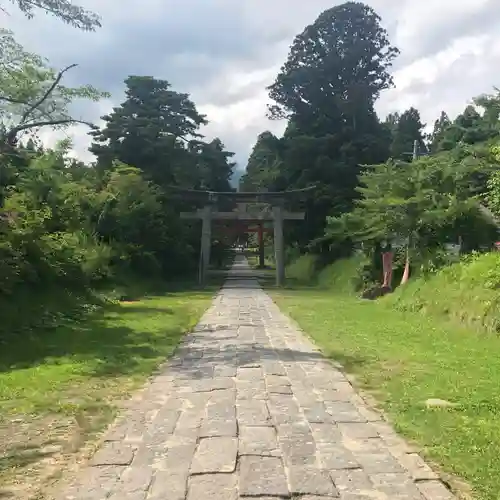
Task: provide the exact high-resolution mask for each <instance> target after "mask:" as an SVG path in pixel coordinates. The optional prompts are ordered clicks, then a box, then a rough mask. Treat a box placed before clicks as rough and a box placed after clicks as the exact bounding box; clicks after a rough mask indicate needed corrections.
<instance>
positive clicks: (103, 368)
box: [0, 283, 218, 484]
mask: <svg viewBox="0 0 500 500" xmlns="http://www.w3.org/2000/svg"><path fill="white" fill-rule="evenodd" d="M146 288H147V287H146V286H145V285H140V286H138V287H137V288H136V289H135V290H130V291H128V292H127V293H125V294H123V293H122V292H119V293H118V292H115V294H117V295H122V296H124V297H122V298H126V299H127V300H124V301H122V302H119V301H116V300H109V296H110V293H109V291H108V295H107V296H104V295H102V294H101V295H94V296H92V297H91V296H90V295H89V296H87V297H85V300H84V297H82V296H80V297H76V296H68V295H67V294H65V293H62V292H61V293H60V294H59V295H55V294H47V297H46V299H44V300H43V301H41V300H38V301H34V300H33V301H32V304H31V305H32V312H34V311H38V312H43V311H45V312H47V311H49V313H47V314H45V319H50V321H48V322H47V323H45V326H44V327H43V328H42V325H41V324H40V325H39V327H38V328H34V327H33V322H29V324H30V327H29V328H27V327H26V329H25V331H23V330H22V329H17V330H15V331H12V332H8V331H6V330H5V329H2V341H3V347H2V349H1V350H0V457H2V458H0V483H5V482H9V481H16V482H19V481H20V482H21V484H22V483H24V482H26V483H28V482H32V483H36V480H37V477H39V476H40V475H41V471H40V470H38V469H37V468H36V467H35V468H33V464H38V465H39V462H40V460H41V459H42V458H43V457H45V456H47V455H52V454H64V453H74V452H75V451H76V450H78V449H79V448H80V447H81V446H83V445H84V444H85V442H86V441H87V440H88V439H89V438H91V437H92V435H94V434H95V433H96V432H97V431H99V430H100V429H102V428H103V426H105V425H106V424H107V423H109V422H110V421H111V420H112V418H113V416H114V415H115V412H116V406H117V404H119V403H120V401H122V400H123V399H126V398H128V397H129V396H130V394H131V393H132V391H134V390H135V389H137V388H138V387H140V386H141V385H142V384H143V383H144V381H145V379H146V378H147V377H148V376H149V375H150V374H151V373H152V371H153V370H154V369H155V368H156V367H157V366H158V364H159V363H160V362H162V361H163V360H164V359H165V358H166V357H168V356H170V355H171V354H172V353H173V351H174V350H175V348H176V346H177V344H178V343H179V341H180V339H181V337H182V335H183V333H184V332H186V331H187V330H189V329H190V328H192V327H193V326H194V325H195V324H196V323H197V321H198V320H199V318H200V316H201V314H202V313H203V312H204V310H205V309H206V308H207V307H208V306H209V304H210V301H211V299H212V297H213V295H214V292H215V291H216V290H217V288H218V283H216V284H214V286H212V287H209V288H207V289H205V290H199V289H196V287H193V286H191V285H189V286H187V285H186V284H184V285H182V284H177V285H176V286H169V289H168V290H165V289H163V291H160V290H159V289H158V286H155V287H154V288H153V290H152V291H150V292H146ZM111 295H112V294H111ZM28 297H30V295H29V294H26V296H25V298H28ZM31 299H33V297H31ZM42 303H43V304H44V305H43V307H42V306H41V304H42ZM22 307H23V311H24V312H25V313H26V312H27V311H29V310H30V303H25V304H23V306H22ZM18 314H19V311H18ZM13 318H14V315H13ZM27 324H28V323H27ZM52 442H54V443H56V445H54V446H49V448H48V449H47V446H48V444H50V443H52ZM35 469H36V470H35Z"/></svg>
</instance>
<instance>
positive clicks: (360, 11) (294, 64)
mask: <svg viewBox="0 0 500 500" xmlns="http://www.w3.org/2000/svg"><path fill="white" fill-rule="evenodd" d="M397 54H398V50H397V49H396V48H395V47H392V46H391V45H390V43H389V40H388V37H387V33H386V31H385V30H384V29H383V28H382V27H381V26H380V17H379V16H378V15H377V14H376V13H375V11H374V10H373V9H372V8H370V7H368V6H367V5H364V4H362V3H359V2H347V3H344V4H342V5H339V6H337V7H333V8H331V9H328V10H326V11H325V12H323V13H322V14H321V15H320V16H319V17H318V19H317V20H316V21H315V22H314V23H313V24H312V25H310V26H308V27H306V29H305V30H304V31H303V32H302V33H301V34H299V35H298V36H297V37H296V38H295V40H294V42H293V44H292V46H291V49H290V53H289V55H288V60H287V62H286V63H285V64H284V66H283V67H282V68H281V71H280V73H279V74H278V77H277V78H276V81H275V82H274V83H273V84H272V85H271V86H270V87H269V95H270V97H271V99H272V100H273V101H274V102H275V104H273V105H271V106H270V112H271V116H273V117H277V118H281V117H289V116H294V117H295V119H297V120H299V121H301V120H302V119H303V118H305V117H307V118H308V119H309V121H311V120H312V121H315V120H317V119H318V118H319V117H321V116H324V117H326V118H327V119H328V120H329V121H332V122H335V121H337V120H339V119H340V120H344V121H345V120H346V118H349V119H350V120H352V123H353V126H354V128H356V126H357V125H361V123H360V122H359V121H356V118H357V116H358V113H357V111H358V110H362V114H364V110H366V109H371V108H372V106H373V104H374V102H375V100H376V99H377V97H378V96H379V94H380V92H381V91H382V90H384V89H387V88H389V87H390V86H391V84H392V78H391V76H390V75H389V73H388V68H389V67H390V66H391V63H392V60H393V59H394V57H395V56H396V55H397Z"/></svg>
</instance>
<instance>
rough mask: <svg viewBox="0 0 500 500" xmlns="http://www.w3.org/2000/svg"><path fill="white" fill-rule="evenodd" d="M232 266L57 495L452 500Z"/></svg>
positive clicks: (78, 499)
mask: <svg viewBox="0 0 500 500" xmlns="http://www.w3.org/2000/svg"><path fill="white" fill-rule="evenodd" d="M234 270H235V273H236V274H238V272H239V271H241V270H243V271H246V273H247V276H248V277H244V278H241V277H240V278H236V277H235V278H233V279H228V281H227V282H226V285H225V286H224V288H223V289H222V290H221V292H220V293H219V295H218V296H217V297H216V298H215V300H214V302H213V304H212V306H211V308H210V309H209V310H208V311H207V312H206V313H205V315H204V316H203V318H202V321H201V323H200V324H199V325H198V327H197V328H196V329H195V330H194V332H192V333H191V334H189V335H187V336H186V337H185V340H184V342H183V344H182V345H181V346H180V348H179V349H178V350H177V352H176V354H175V356H174V357H173V358H172V359H170V360H169V362H168V363H167V364H165V366H163V367H162V369H161V370H160V373H159V375H157V376H156V377H155V378H153V379H152V381H151V382H150V384H149V385H148V386H147V387H145V389H144V390H143V391H142V392H141V393H140V394H139V395H138V396H136V398H134V399H133V400H132V402H131V406H130V408H129V409H128V411H127V412H126V414H124V415H123V416H122V417H121V418H120V419H118V420H117V421H116V423H115V424H114V425H113V427H112V428H111V429H110V430H109V431H108V433H107V434H106V435H105V437H104V441H103V443H102V445H101V447H100V449H99V450H98V451H97V453H96V454H95V455H94V457H93V458H92V460H91V461H90V463H89V464H88V465H87V466H86V467H85V468H84V469H83V470H81V471H80V473H79V475H78V476H77V481H76V482H74V483H73V484H71V485H69V486H68V487H66V488H65V490H64V494H62V495H61V496H59V497H58V498H59V499H64V500H70V499H72V500H101V499H105V498H110V499H112V500H144V499H150V500H185V499H187V500H204V499H211V500H237V499H240V498H246V497H259V498H260V499H261V500H266V499H267V500H271V499H274V500H276V499H280V498H301V499H302V500H325V499H328V498H338V497H340V498H341V499H343V500H363V499H366V500H369V499H370V500H383V499H401V500H402V499H405V500H410V499H411V500H416V499H420V500H422V499H433V500H445V499H446V500H449V499H453V498H454V497H453V496H452V495H451V494H450V492H449V491H448V489H447V488H446V487H445V486H444V484H443V483H441V482H440V481H439V480H438V478H437V476H436V475H435V474H434V473H433V472H432V470H431V469H430V468H429V467H428V466H427V465H426V464H425V463H424V462H423V461H422V460H421V458H420V457H419V456H418V455H417V454H416V453H413V452H412V450H411V449H410V448H409V447H408V446H407V445H406V444H405V443H404V441H403V440H401V439H400V438H398V436H397V435H396V434H395V433H394V431H393V430H392V429H391V427H390V426H389V425H388V424H387V423H385V422H384V421H383V420H382V419H381V418H380V416H379V415H378V414H376V413H375V412H373V411H371V410H370V409H369V408H368V407H367V406H366V405H365V403H364V402H363V400H362V399H361V398H360V397H359V396H358V395H357V394H356V393H355V391H354V390H353V388H352V386H351V385H350V383H349V382H348V380H347V379H346V378H345V376H344V375H343V374H342V373H341V372H340V371H339V370H337V369H336V368H334V367H333V366H332V365H331V364H330V363H329V362H328V361H326V360H325V359H324V358H323V357H322V356H321V354H320V352H319V351H318V349H317V348H316V347H315V346H314V345H313V344H312V342H311V341H309V340H308V339H307V338H306V337H305V336H304V334H302V333H301V332H300V331H299V330H298V329H297V327H296V326H294V325H293V324H292V322H291V321H290V320H289V319H287V317H285V316H284V315H283V314H282V313H281V312H280V311H279V309H278V307H277V306H276V305H275V304H274V303H273V302H272V300H271V299H270V298H269V296H268V295H266V293H264V291H262V289H261V288H260V287H259V285H258V283H257V280H256V279H255V278H252V276H251V273H249V272H248V271H249V270H248V266H247V264H246V261H245V260H244V259H243V258H242V257H240V258H239V259H237V262H236V263H235V267H234ZM239 274H240V275H241V273H239ZM332 334H333V333H332Z"/></svg>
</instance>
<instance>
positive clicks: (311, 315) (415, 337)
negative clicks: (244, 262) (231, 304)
mask: <svg viewBox="0 0 500 500" xmlns="http://www.w3.org/2000/svg"><path fill="white" fill-rule="evenodd" d="M481 259H483V260H481ZM481 259H479V264H478V261H475V262H473V263H471V264H469V266H478V265H479V266H480V267H481V268H482V269H483V271H484V270H485V269H486V267H488V266H487V264H486V263H485V262H486V261H487V262H488V263H489V265H491V264H495V263H496V262H497V260H496V259H497V257H496V256H494V257H491V256H486V257H482V258H481ZM466 267H467V266H466ZM474 269H476V271H477V267H476V268H472V269H468V270H467V269H466V270H462V271H461V275H462V276H463V277H464V278H465V277H470V282H469V284H466V283H462V284H461V285H460V289H461V290H462V291H461V292H460V296H461V297H462V298H463V300H462V301H460V302H459V304H460V306H461V307H465V306H466V305H467V304H468V303H470V304H471V310H474V311H476V307H477V306H478V305H479V304H481V300H482V299H483V297H484V296H485V295H484V294H480V293H479V291H480V290H482V288H481V283H482V282H481V280H478V279H477V275H476V271H474V272H472V271H473V270H474ZM351 270H352V267H350V263H346V262H344V263H337V264H336V265H335V268H333V269H329V270H325V271H323V273H322V275H323V278H322V279H323V286H324V287H326V284H327V282H328V281H329V280H330V282H332V281H333V282H335V283H337V285H338V286H339V287H340V289H341V290H342V291H343V292H344V293H338V291H335V290H338V289H337V288H335V289H333V290H324V289H323V290H321V289H320V288H319V287H317V288H315V289H312V288H309V289H302V290H301V289H296V290H285V291H279V292H278V291H275V292H273V296H274V298H275V300H276V302H277V303H278V305H279V306H280V307H281V308H282V310H283V311H284V312H285V313H288V314H290V316H292V317H293V318H294V319H295V320H297V321H298V323H299V324H300V325H301V327H302V328H303V329H304V330H305V331H306V332H308V333H309V334H310V335H311V336H312V337H313V338H314V339H315V340H316V342H317V343H318V344H319V345H320V346H321V347H322V348H323V350H324V352H325V354H326V355H327V356H329V357H331V358H332V359H336V360H338V361H341V362H343V363H344V365H345V368H346V370H347V371H349V372H351V373H354V374H356V375H357V377H358V380H359V381H360V383H361V384H362V385H363V386H364V387H365V388H366V389H368V390H370V391H371V392H372V393H374V395H375V396H376V398H377V399H378V400H379V401H380V403H381V405H382V406H383V407H384V409H385V410H386V411H387V412H388V415H389V416H390V417H391V418H392V420H393V422H394V424H395V426H396V428H397V429H398V430H399V431H400V432H401V433H403V434H404V435H405V436H407V437H409V438H411V439H413V440H415V441H416V442H418V443H419V444H420V445H421V446H422V447H423V449H424V453H425V454H426V455H427V456H428V457H429V458H431V459H432V460H434V461H435V462H436V463H437V464H439V465H440V466H441V467H442V468H443V469H444V470H445V471H447V472H449V473H453V474H456V475H457V476H459V477H462V478H464V479H465V480H467V481H468V482H469V483H470V484H471V485H472V486H473V488H474V491H475V498H478V499H481V500H486V499H488V500H493V499H497V498H498V491H500V475H499V474H498V471H499V470H500V454H499V453H498V449H499V448H500V424H499V420H498V415H499V414H500V356H499V355H498V353H499V352H500V339H499V338H497V337H496V336H494V335H491V334H484V333H480V332H478V331H475V330H474V331H473V330H472V329H465V328H464V327H459V326H456V325H454V324H453V323H451V322H450V321H447V320H445V317H444V315H443V316H442V317H434V316H430V315H423V314H418V313H415V312H408V311H400V310H399V311H398V310H394V309H392V308H391V307H390V306H392V305H393V303H391V302H390V301H389V300H384V301H380V302H369V301H362V300H360V299H358V298H356V297H355V296H354V295H352V294H351V295H349V294H348V293H345V292H347V291H349V282H350V276H349V272H350V271H351ZM454 272H458V270H456V269H455V271H454ZM492 273H493V271H492V272H491V273H490V275H491V274H492ZM436 279H439V280H441V281H442V280H444V278H443V277H442V276H441V277H440V278H439V277H437V278H436ZM319 281H321V279H320V280H319ZM451 283H452V281H449V285H448V288H447V289H446V290H445V291H444V293H443V292H441V290H440V289H439V288H437V289H434V288H433V287H435V286H436V282H435V281H433V280H431V281H429V282H427V283H426V284H423V283H422V282H421V283H420V284H417V283H415V285H414V287H415V288H412V289H409V290H408V292H402V293H401V295H400V297H399V298H391V299H390V300H392V301H396V302H398V303H399V304H400V306H401V304H402V303H403V301H405V302H404V303H406V304H409V303H411V302H412V299H411V298H410V297H411V296H413V295H414V294H415V293H416V290H417V289H418V290H419V292H418V296H419V297H420V298H421V300H422V301H424V300H425V299H426V298H427V300H428V301H429V303H431V302H432V303H434V304H437V301H438V298H439V302H440V303H441V304H443V305H444V304H449V297H452V298H453V297H456V295H453V294H452V293H451V290H450V288H452V284H451ZM472 283H476V285H477V286H473V285H472ZM467 290H468V291H469V294H471V295H472V296H474V298H471V299H470V300H469V302H467V300H466V299H465V296H466V293H467ZM405 293H408V294H409V295H408V296H406V297H405ZM456 293H457V294H458V292H456ZM435 307H436V309H437V310H439V308H438V306H437V305H436V306H435ZM430 309H431V308H428V309H427V310H428V311H430ZM449 311H450V307H449V306H448V312H447V313H446V317H448V316H449ZM428 398H440V399H445V400H448V401H451V402H454V403H457V404H458V407H456V408H454V409H443V408H440V409H436V408H435V409H427V408H426V407H425V405H424V402H425V400H427V399H428Z"/></svg>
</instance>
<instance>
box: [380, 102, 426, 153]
mask: <svg viewBox="0 0 500 500" xmlns="http://www.w3.org/2000/svg"><path fill="white" fill-rule="evenodd" d="M393 118H395V120H396V121H395V122H394V123H388V125H389V126H390V127H391V129H392V144H391V157H392V158H394V159H399V160H408V159H410V158H411V154H412V151H413V147H414V146H413V144H414V141H417V144H418V150H419V151H425V149H426V147H425V144H424V136H423V133H422V129H423V128H424V125H423V124H422V122H421V120H420V113H419V112H418V110H417V109H415V108H410V109H408V110H407V111H405V112H404V113H402V114H401V115H398V116H397V117H393ZM386 123H387V122H386Z"/></svg>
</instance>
